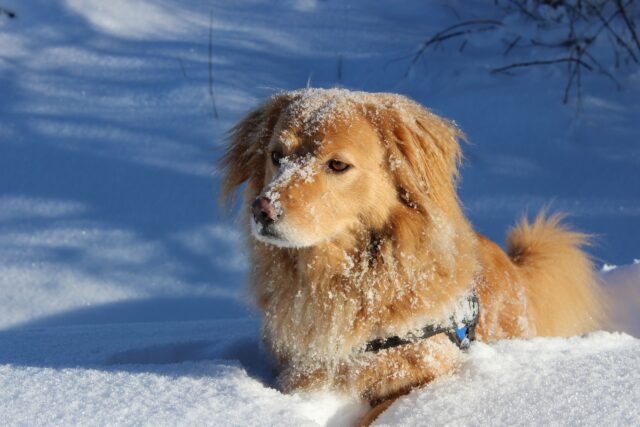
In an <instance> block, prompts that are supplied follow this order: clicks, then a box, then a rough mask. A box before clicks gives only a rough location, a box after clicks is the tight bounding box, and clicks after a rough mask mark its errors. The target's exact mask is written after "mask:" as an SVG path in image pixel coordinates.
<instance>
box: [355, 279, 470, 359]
mask: <svg viewBox="0 0 640 427" xmlns="http://www.w3.org/2000/svg"><path fill="white" fill-rule="evenodd" d="M465 300H466V301H465V302H466V303H467V304H468V309H469V312H467V313H465V314H466V315H465V316H464V317H463V318H462V320H456V316H455V313H454V314H453V315H452V316H451V317H450V319H449V320H450V323H449V324H448V325H445V326H442V325H427V326H425V327H424V328H422V329H421V330H420V333H418V334H409V335H407V336H406V337H404V338H401V337H399V336H397V335H394V336H391V337H387V338H376V339H373V340H371V341H369V342H367V345H366V347H365V349H364V351H365V352H368V351H371V352H374V353H377V352H378V351H380V350H385V349H387V348H393V347H399V346H401V345H406V344H413V343H415V342H418V341H420V340H423V339H427V338H431V337H433V336H435V335H438V334H447V336H448V337H449V339H450V340H451V342H453V343H454V344H455V345H457V346H458V348H460V349H462V350H466V349H467V348H469V344H470V343H471V341H474V340H475V339H476V334H475V331H476V326H477V325H478V319H479V318H480V303H479V301H478V295H477V294H476V292H475V290H474V291H473V292H471V293H470V294H469V295H468V296H467V297H466V298H465Z"/></svg>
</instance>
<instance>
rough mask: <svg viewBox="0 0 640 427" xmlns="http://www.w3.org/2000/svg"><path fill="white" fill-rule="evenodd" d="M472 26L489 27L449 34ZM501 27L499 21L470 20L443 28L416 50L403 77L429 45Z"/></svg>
mask: <svg viewBox="0 0 640 427" xmlns="http://www.w3.org/2000/svg"><path fill="white" fill-rule="evenodd" d="M473 25H489V26H488V27H481V28H475V29H468V30H460V31H456V32H453V33H450V31H453V30H456V29H458V28H464V27H469V26H473ZM501 25H502V23H501V22H500V21H496V20H493V19H476V20H472V21H465V22H460V23H458V24H456V25H452V26H450V27H447V28H445V29H444V30H442V31H440V32H438V33H436V34H435V35H434V36H433V37H431V38H430V39H428V40H426V41H425V42H424V43H423V44H422V46H420V49H418V51H417V52H416V53H415V55H414V56H413V59H412V60H411V63H410V64H409V68H408V69H407V72H406V73H405V77H406V76H407V75H408V74H409V71H411V69H412V68H413V66H414V65H415V64H416V62H418V59H420V57H421V56H422V54H423V53H424V52H425V50H427V48H428V47H429V46H431V45H433V44H435V43H440V42H443V41H445V40H448V39H451V38H454V37H460V36H462V35H466V34H472V33H479V32H484V31H491V30H494V29H495V28H496V27H497V26H501ZM447 33H448V34H447Z"/></svg>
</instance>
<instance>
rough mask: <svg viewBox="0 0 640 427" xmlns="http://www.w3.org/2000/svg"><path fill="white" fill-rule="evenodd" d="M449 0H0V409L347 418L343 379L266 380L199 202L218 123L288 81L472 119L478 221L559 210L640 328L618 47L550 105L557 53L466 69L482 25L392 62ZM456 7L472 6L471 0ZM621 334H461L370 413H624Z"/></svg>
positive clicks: (637, 163) (214, 219)
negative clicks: (308, 387) (441, 374)
mask: <svg viewBox="0 0 640 427" xmlns="http://www.w3.org/2000/svg"><path fill="white" fill-rule="evenodd" d="M450 4H451V3H450V2H444V1H443V2H433V3H428V4H425V3H424V2H419V1H404V2H394V1H391V0H385V1H379V2H369V1H365V0H356V1H351V2H339V1H333V0H327V1H315V0H284V1H281V2H269V1H261V0H250V1H246V2H225V1H222V0H214V1H208V2H199V1H177V0H139V1H136V2H126V1H122V0H118V1H115V0H112V1H99V0H84V1H80V0H55V1H50V0H30V1H28V2H25V1H19V0H3V1H2V7H6V8H8V9H11V10H14V11H15V12H16V13H17V15H18V17H17V18H16V19H13V20H9V19H6V18H5V17H4V16H0V94H1V95H0V96H1V102H0V328H1V329H2V330H0V396H1V397H0V424H2V425H69V424H85V425H86V424H90V425H98V424H99V425H102V424H109V425H114V424H117V425H140V424H145V425H163V424H164V425H176V424H182V425H185V424H189V425H194V424H195V425H199V424H207V425H212V424H216V425H274V424H277V425H315V424H321V425H322V424H327V423H328V424H330V425H346V424H348V423H349V422H350V420H353V419H355V418H357V416H358V415H359V414H360V413H361V412H362V410H363V407H362V405H360V404H358V403H356V402H350V401H347V400H345V399H344V398H341V397H338V396H331V395H321V396H289V395H282V394H281V393H279V392H278V391H276V390H274V389H273V388H271V386H270V385H271V381H272V376H271V372H270V370H269V363H268V361H267V359H266V357H265V356H264V354H262V352H261V350H260V348H259V344H258V341H259V340H258V336H259V332H258V330H259V327H258V321H257V320H256V315H255V313H252V312H251V310H250V309H249V308H247V306H246V305H245V304H244V303H243V283H244V279H245V276H246V271H247V263H246V258H245V253H244V249H243V246H242V237H241V236H240V234H239V232H238V231H237V230H238V229H239V227H238V226H237V224H235V223H234V222H233V221H234V220H233V218H234V214H233V213H231V214H227V213H226V212H221V211H220V209H218V207H217V206H216V204H215V199H216V198H217V195H218V184H219V177H218V176H217V175H216V173H215V172H214V168H213V164H214V161H215V159H216V158H217V157H218V155H219V154H220V147H221V146H222V144H223V142H224V138H225V132H226V131H227V130H228V129H229V128H230V127H231V126H232V125H233V123H235V122H236V121H237V120H238V119H239V118H240V117H241V116H242V114H244V113H245V112H246V111H247V110H248V109H250V108H251V107H253V106H255V105H256V104H257V103H258V102H259V100H261V99H263V98H265V97H267V96H269V95H271V94H272V93H273V92H274V91H276V90H280V89H283V90H291V89H297V88H300V87H304V86H306V85H307V83H308V82H311V84H313V85H314V86H322V87H330V86H344V87H348V88H352V89H358V90H365V91H385V92H399V93H403V94H406V95H408V96H410V97H411V98H413V99H416V100H417V101H418V102H421V103H423V104H424V105H426V106H428V107H430V108H432V109H433V110H434V111H435V112H436V113H439V114H442V115H443V116H445V117H448V118H451V119H454V120H455V121H456V122H457V124H458V125H459V126H460V127H461V128H462V129H463V130H464V131H465V132H466V134H467V136H468V137H469V140H470V141H471V142H472V144H469V145H466V146H465V147H464V151H465V155H466V158H467V160H466V161H465V164H464V167H463V170H462V177H463V180H462V187H461V198H462V201H463V203H464V204H465V206H466V208H467V211H466V212H467V214H468V215H469V217H470V218H471V220H472V222H473V223H474V225H475V226H476V228H477V229H478V230H479V231H480V232H482V233H484V234H486V235H488V236H489V237H491V238H492V239H494V240H496V241H499V242H501V241H502V240H503V236H504V233H505V230H506V228H507V227H508V226H509V225H510V224H513V223H514V222H515V219H516V218H517V216H518V215H520V214H522V213H523V212H524V211H527V210H528V211H529V212H530V213H533V212H535V211H536V210H537V209H538V208H539V207H541V206H543V205H545V204H547V203H551V207H552V209H561V210H566V211H569V212H570V213H571V214H572V217H571V218H570V222H571V223H573V224H575V226H576V227H577V228H579V229H580V230H584V231H587V232H590V233H594V234H595V235H596V238H595V242H594V246H593V247H592V248H591V251H592V253H593V254H594V255H595V257H596V260H597V262H598V263H600V264H601V265H602V264H604V263H606V264H608V265H609V267H608V268H607V269H606V270H608V271H603V273H602V277H603V278H604V280H605V281H606V282H607V291H608V293H610V294H611V295H612V297H613V298H612V301H613V302H612V305H613V307H614V310H613V311H614V313H615V314H616V318H615V319H614V321H615V322H616V323H615V326H613V327H612V329H614V330H623V331H626V332H628V333H631V334H633V335H635V336H640V318H639V317H638V313H640V310H638V307H639V306H640V302H639V301H638V298H639V296H638V295H640V293H639V292H638V289H639V288H640V265H639V264H637V263H636V264H634V263H633V259H634V258H640V244H639V243H638V242H640V227H638V224H639V221H640V185H639V184H640V146H639V145H638V140H640V71H639V70H638V68H637V67H635V68H633V67H629V68H625V69H623V70H621V71H620V73H619V75H618V78H619V80H620V84H621V87H622V89H621V90H619V91H618V90H616V89H615V87H613V86H612V85H611V83H610V82H608V81H607V80H606V79H602V78H595V76H589V75H586V76H585V77H584V81H583V85H584V87H585V88H586V90H587V92H586V93H585V96H584V97H583V99H582V101H581V102H580V103H576V102H575V100H574V99H573V100H572V103H571V104H570V105H569V106H563V105H562V104H561V98H562V92H563V90H564V85H565V84H566V74H565V71H564V69H562V68H560V67H552V68H544V69H543V68H539V69H528V70H522V71H519V72H518V73H515V74H517V76H507V75H492V74H490V73H488V72H487V68H488V67H489V66H490V62H491V61H497V62H500V61H506V59H505V58H504V56H503V54H502V50H501V49H498V50H497V51H491V50H490V49H489V46H491V45H492V44H494V42H495V37H496V34H493V35H490V34H487V36H486V38H478V39H474V40H473V41H472V42H471V43H470V48H467V49H465V51H464V52H463V53H461V52H459V49H458V47H459V46H457V45H455V44H453V45H444V46H442V47H440V48H438V49H436V50H434V51H432V52H430V54H429V55H428V56H426V57H425V58H423V59H424V60H421V61H419V62H418V63H417V65H416V67H414V68H413V69H412V70H411V71H410V72H409V73H408V75H405V74H406V73H407V69H408V63H409V61H410V59H411V57H412V55H413V54H414V53H415V51H416V49H417V48H418V47H419V45H420V44H421V43H422V42H423V41H424V40H425V38H426V37H427V36H429V35H432V34H434V33H435V32H437V31H439V30H441V29H442V28H443V27H445V26H447V25H451V24H453V23H455V22H457V21H458V17H457V16H456V14H455V13H454V8H455V7H453V8H452V7H450ZM454 6H455V4H454ZM461 7H462V6H461ZM463 9H464V12H465V13H466V14H468V17H486V16H485V15H484V14H485V13H486V10H487V7H486V5H484V4H483V2H465V4H464V8H463ZM509 22H510V25H512V26H513V25H515V26H517V25H519V24H518V20H510V21H509ZM210 29H211V35H212V37H211V40H212V45H211V48H212V49H211V52H212V56H211V70H212V77H213V79H212V83H213V89H214V94H215V107H216V110H217V112H218V117H217V118H214V112H213V111H214V108H213V107H214V105H213V101H212V99H211V97H210V95H209V46H208V44H209V31H210ZM520 30H522V31H525V32H526V31H531V29H530V28H520ZM498 35H499V34H498ZM514 54H515V55H520V56H517V58H519V59H527V58H526V55H527V53H526V52H514ZM515 58H516V57H514V59H515ZM502 64H503V63H499V64H498V65H502ZM390 161H391V160H390ZM615 265H619V266H620V267H617V268H612V267H611V266H615ZM638 342H639V341H638V340H637V339H635V338H631V337H629V336H626V335H616V334H604V333H601V334H595V335H592V336H588V337H585V338H572V339H568V340H567V339H537V340H532V341H528V342H520V341H514V342H500V343H496V344H492V345H482V344H477V345H474V347H473V348H472V351H471V353H470V358H469V360H468V361H467V362H466V364H465V366H464V367H463V369H462V370H461V372H460V373H458V374H456V375H454V376H452V377H450V378H445V379H442V380H441V381H438V382H436V383H434V384H432V385H429V386H427V387H425V388H424V389H422V390H420V391H416V392H415V393H412V394H411V395H410V396H408V397H406V398H403V399H401V400H400V401H398V402H397V403H396V404H394V405H393V406H392V407H391V408H390V409H389V411H388V412H387V413H386V414H384V416H383V417H382V418H381V419H380V422H381V423H387V424H394V425H416V424H446V423H454V424H456V425H477V424H554V425H557V424H578V423H584V424H593V425H597V424H603V423H605V422H607V423H612V424H616V425H628V424H638V420H639V419H640V416H639V415H638V412H637V409H635V407H634V406H633V403H634V402H637V401H638V400H639V391H638V389H639V386H638V385H637V384H638V383H639V381H638V374H637V369H635V368H636V367H637V365H638V358H639V357H640V356H639V355H640V350H639V348H638V345H639V344H638ZM462 401H465V402H464V405H463V404H461V402H462ZM454 409H455V410H454ZM452 414H455V415H456V417H457V418H455V419H453V418H452ZM483 421H484V422H483Z"/></svg>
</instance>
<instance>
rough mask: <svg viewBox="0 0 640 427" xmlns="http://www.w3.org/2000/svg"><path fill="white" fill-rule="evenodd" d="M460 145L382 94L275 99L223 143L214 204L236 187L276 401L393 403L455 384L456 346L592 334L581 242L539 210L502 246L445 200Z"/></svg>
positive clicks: (417, 111)
mask: <svg viewBox="0 0 640 427" xmlns="http://www.w3.org/2000/svg"><path fill="white" fill-rule="evenodd" d="M463 139H464V135H463V133H462V132H461V131H460V130H459V129H458V128H457V127H456V126H455V125H454V124H453V123H452V122H450V121H447V120H445V119H443V118H441V117H439V116H437V115H435V114H433V113H432V112H430V111H429V110H428V109H426V108H424V107H422V106H421V105H419V104H417V103H416V102H414V101H412V100H410V99H408V98H406V97H404V96H401V95H396V94H387V93H365V92H355V91H349V90H345V89H314V88H310V89H303V90H298V91H291V92H283V93H278V94H276V95H274V96H272V97H271V98H269V99H268V100H267V101H266V102H264V103H263V104H262V105H261V106H259V107H258V108H256V109H255V110H253V111H251V112H250V113H248V115H246V117H244V118H243V119H242V120H241V121H240V122H239V123H238V124H237V125H236V126H235V127H234V128H233V129H232V130H231V132H230V137H229V143H228V146H227V147H226V151H225V153H224V155H223V156H222V157H221V160H220V162H221V164H220V167H221V170H222V173H223V184H222V190H221V193H222V195H223V197H229V196H231V195H233V194H234V193H235V192H236V190H237V189H238V188H239V187H240V186H242V185H243V184H244V185H246V187H245V188H244V191H243V195H244V205H243V206H245V209H243V212H244V215H245V221H244V223H245V224H246V234H247V237H248V246H249V248H250V256H251V265H252V269H251V273H250V291H251V295H252V296H253V297H254V298H255V302H256V304H257V306H258V307H259V309H260V310H261V311H262V313H263V338H264V342H265V344H266V346H267V348H268V349H269V350H270V352H271V354H272V355H273V360H274V363H275V366H276V369H277V372H278V375H277V382H278V384H279V386H280V387H281V388H282V389H283V390H284V391H286V392H290V391H301V390H317V389H328V390H335V391H339V392H343V393H348V394H351V395H354V396H358V397H360V398H363V399H367V400H368V401H369V402H370V403H371V406H372V409H371V411H370V413H369V414H367V415H366V416H365V418H364V419H363V420H362V423H363V424H368V423H370V422H372V421H373V420H374V419H375V418H376V417H377V416H378V414H379V413H381V412H382V411H383V410H384V409H386V408H387V407H388V406H389V404H390V403H391V402H392V401H393V400H394V399H395V398H397V397H398V396H401V395H403V394H406V393H407V392H409V391H410V390H412V389H414V388H416V387H419V386H422V385H424V384H426V383H428V382H429V381H432V380H434V379H435V378H438V377H440V376H442V375H446V374H448V373H451V372H453V371H454V370H455V369H456V367H457V366H459V364H460V363H461V361H462V358H463V354H464V350H465V348H466V346H468V343H469V341H470V340H473V339H477V340H481V341H494V340H499V339H506V338H530V337H535V336H569V335H575V334H581V333H585V332H588V331H592V330H594V329H597V328H598V327H599V325H600V323H601V321H602V320H603V307H602V297H601V293H600V288H599V284H598V279H597V275H596V274H595V273H594V269H593V266H592V263H591V261H590V258H589V257H588V256H587V255H586V254H585V253H584V252H583V251H582V247H583V246H584V245H585V244H586V243H587V240H588V236H586V235H584V234H581V233H577V232H574V231H571V230H569V229H568V228H567V227H566V226H564V225H563V224H562V223H561V219H562V218H561V216H560V215H551V216H549V215H546V214H545V213H544V212H543V213H541V214H540V215H539V216H538V217H537V218H536V219H535V220H534V221H533V222H528V221H527V220H526V219H524V220H522V221H521V222H520V223H519V224H518V225H517V226H515V227H514V228H513V229H512V230H511V231H510V233H509V234H508V239H507V250H506V252H504V251H503V250H502V249H501V248H500V247H499V246H498V245H497V244H495V243H494V242H492V241H490V240H489V239H487V238H485V237H483V236H481V235H479V234H478V233H476V232H474V230H473V228H472V226H471V224H470V222H469V220H468V219H467V218H466V217H465V215H464V212H463V208H462V206H461V202H460V200H459V198H458V195H457V192H456V185H457V180H458V169H459V165H460V161H461V156H462V154H461V144H460V141H461V140H463Z"/></svg>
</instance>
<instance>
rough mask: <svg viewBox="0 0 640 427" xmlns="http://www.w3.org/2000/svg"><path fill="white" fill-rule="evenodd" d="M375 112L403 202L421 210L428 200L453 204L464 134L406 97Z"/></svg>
mask: <svg viewBox="0 0 640 427" xmlns="http://www.w3.org/2000/svg"><path fill="white" fill-rule="evenodd" d="M387 105H388V108H387V109H386V110H385V112H384V114H380V112H378V113H377V119H376V120H375V121H377V122H378V127H379V129H380V131H381V133H382V137H383V140H384V142H385V145H386V147H387V150H388V154H389V162H390V165H391V167H390V169H391V170H392V173H393V174H394V177H395V180H396V185H397V187H398V193H399V196H400V197H401V199H402V200H403V201H404V203H406V204H407V205H409V206H411V207H414V208H418V209H425V208H426V206H425V204H427V201H428V200H431V201H433V202H436V203H437V204H439V205H440V206H442V207H444V206H446V205H449V204H450V203H452V202H453V203H457V195H456V181H457V178H458V167H459V165H460V161H461V158H462V151H461V149H460V144H459V142H458V140H459V139H464V134H463V133H462V131H460V130H459V129H458V128H457V127H456V126H455V125H454V124H453V123H451V122H449V121H447V120H445V119H443V118H441V117H439V116H437V115H435V114H433V113H431V112H430V111H428V110H426V109H425V108H423V107H422V106H420V105H418V104H416V103H414V102H413V101H410V100H408V99H406V98H404V99H403V100H402V102H393V103H390V104H387Z"/></svg>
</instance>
